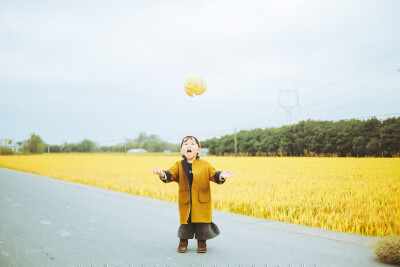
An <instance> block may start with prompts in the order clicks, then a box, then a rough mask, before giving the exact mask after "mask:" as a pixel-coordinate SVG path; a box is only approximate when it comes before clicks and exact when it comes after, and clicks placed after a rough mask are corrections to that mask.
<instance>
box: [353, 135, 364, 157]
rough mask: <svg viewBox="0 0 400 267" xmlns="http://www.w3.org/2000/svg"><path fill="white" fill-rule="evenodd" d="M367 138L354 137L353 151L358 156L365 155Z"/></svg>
mask: <svg viewBox="0 0 400 267" xmlns="http://www.w3.org/2000/svg"><path fill="white" fill-rule="evenodd" d="M365 144H366V142H365V138H364V136H357V137H354V138H353V151H354V152H355V154H356V155H357V157H358V156H361V157H362V156H364V152H365Z"/></svg>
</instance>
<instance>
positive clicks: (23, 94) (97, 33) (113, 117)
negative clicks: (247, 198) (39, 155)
mask: <svg viewBox="0 0 400 267" xmlns="http://www.w3.org/2000/svg"><path fill="white" fill-rule="evenodd" d="M191 74H198V75H200V76H202V77H203V78H204V79H205V80H206V82H207V91H206V92H205V93H204V94H203V95H200V96H196V97H193V98H191V97H189V96H188V95H186V94H185V92H184V89H183V85H184V82H185V80H186V78H187V77H188V76H189V75H191ZM295 90H297V92H298V97H297V96H296V94H295ZM0 93H1V97H0V111H1V118H0V138H13V139H15V140H16V141H21V140H25V139H28V138H29V136H30V134H31V133H36V134H38V135H40V136H41V137H42V139H43V140H44V141H45V142H47V143H50V144H62V143H64V142H68V143H71V142H80V141H82V140H83V139H85V138H86V139H90V140H93V141H95V142H98V143H99V144H101V145H112V144H116V143H119V142H122V141H123V140H124V138H132V139H133V138H135V137H136V136H138V135H139V133H140V132H146V133H147V134H157V135H159V136H160V137H161V138H162V139H163V140H166V141H169V142H174V143H178V142H179V141H180V140H181V138H182V137H183V136H186V135H196V136H198V137H199V138H200V139H201V140H205V139H207V138H210V137H213V136H220V135H224V134H231V133H233V132H234V129H235V128H236V129H237V130H238V131H239V130H242V129H253V128H267V127H279V126H281V125H284V124H287V123H296V122H298V121H300V120H307V119H313V120H340V119H350V118H365V117H369V116H379V117H378V118H379V119H384V118H385V114H395V115H388V116H391V117H393V116H396V117H397V116H400V1H398V0H375V1H370V0H360V1H352V0H342V1H322V0H321V1H299V0H293V1H282V0H279V1H278V0H276V1H270V0H262V1H232V0H229V1H183V0H182V1H132V0H129V1H128V0H127V1H123V0H121V1H118V0H117V1H105V0H96V1H41V0H39V1H18V0H17V1H5V0H4V1H0ZM297 98H298V105H296V104H297ZM279 104H281V106H280V105H279ZM282 106H285V107H291V112H290V113H291V120H290V121H288V120H287V117H286V112H285V110H284V108H283V107H282ZM396 114H397V115H396ZM381 115H382V116H381ZM386 117H387V116H386Z"/></svg>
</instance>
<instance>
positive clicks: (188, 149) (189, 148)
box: [181, 138, 201, 160]
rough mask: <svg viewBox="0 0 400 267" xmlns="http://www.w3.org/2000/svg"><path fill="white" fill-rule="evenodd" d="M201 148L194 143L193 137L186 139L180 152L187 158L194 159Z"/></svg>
mask: <svg viewBox="0 0 400 267" xmlns="http://www.w3.org/2000/svg"><path fill="white" fill-rule="evenodd" d="M200 151H201V148H200V147H199V145H198V144H197V143H196V140H194V138H188V139H186V140H185V141H184V142H183V144H182V147H181V153H182V154H183V155H185V157H186V159H187V160H194V159H195V158H196V156H197V153H200Z"/></svg>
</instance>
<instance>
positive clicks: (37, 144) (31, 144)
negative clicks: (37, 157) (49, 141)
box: [22, 133, 45, 154]
mask: <svg viewBox="0 0 400 267" xmlns="http://www.w3.org/2000/svg"><path fill="white" fill-rule="evenodd" d="M44 147H45V144H44V142H43V140H42V138H40V136H39V135H36V134H35V133H32V134H31V137H30V138H29V139H28V140H26V141H25V142H24V145H23V147H22V150H23V151H25V152H28V153H31V154H40V153H43V151H44Z"/></svg>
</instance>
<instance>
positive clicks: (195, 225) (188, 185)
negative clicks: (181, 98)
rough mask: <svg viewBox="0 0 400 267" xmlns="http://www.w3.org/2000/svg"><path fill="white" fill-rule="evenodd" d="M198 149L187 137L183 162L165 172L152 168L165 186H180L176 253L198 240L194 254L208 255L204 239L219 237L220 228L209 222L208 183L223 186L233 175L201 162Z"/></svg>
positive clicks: (209, 193)
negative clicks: (170, 183) (172, 183)
mask: <svg viewBox="0 0 400 267" xmlns="http://www.w3.org/2000/svg"><path fill="white" fill-rule="evenodd" d="M200 151H201V146H200V143H199V141H198V140H197V138H196V137H194V136H186V137H185V138H183V140H182V143H181V153H182V154H183V156H182V157H183V160H182V161H180V160H179V161H177V162H176V163H175V164H174V165H173V166H172V167H171V168H169V169H168V170H167V171H162V170H160V169H159V168H155V169H154V170H153V172H154V173H155V174H158V175H159V177H160V179H161V180H162V181H163V182H164V183H169V182H177V183H178V185H179V204H178V207H179V217H180V224H181V226H180V227H179V229H178V237H179V238H180V242H179V246H178V252H180V253H185V252H186V251H187V245H188V239H192V238H193V236H195V238H196V239H197V246H198V249H197V252H199V253H205V252H207V245H206V240H207V239H211V238H214V237H216V236H217V235H219V229H218V227H217V225H216V224H214V223H213V222H212V215H211V211H212V205H211V191H210V181H212V182H215V183H217V184H223V183H224V182H225V179H226V178H229V177H233V175H232V172H229V171H223V172H220V171H216V170H215V168H214V167H212V166H211V165H210V163H208V162H207V161H205V160H202V159H200V157H199V155H198V154H199V153H200Z"/></svg>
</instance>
